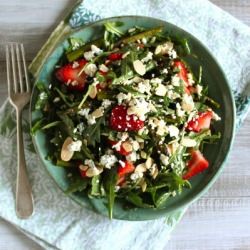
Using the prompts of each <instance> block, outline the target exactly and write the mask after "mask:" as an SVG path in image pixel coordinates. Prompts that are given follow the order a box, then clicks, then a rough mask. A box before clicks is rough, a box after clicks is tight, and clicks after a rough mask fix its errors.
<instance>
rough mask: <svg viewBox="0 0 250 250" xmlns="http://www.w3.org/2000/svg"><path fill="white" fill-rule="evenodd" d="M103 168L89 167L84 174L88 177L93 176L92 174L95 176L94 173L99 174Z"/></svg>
mask: <svg viewBox="0 0 250 250" xmlns="http://www.w3.org/2000/svg"><path fill="white" fill-rule="evenodd" d="M102 171H103V170H102V169H101V168H97V167H95V168H89V169H88V170H87V172H86V176H88V177H93V176H96V175H99V174H100V173H101V172H102Z"/></svg>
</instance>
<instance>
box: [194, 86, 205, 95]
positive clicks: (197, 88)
mask: <svg viewBox="0 0 250 250" xmlns="http://www.w3.org/2000/svg"><path fill="white" fill-rule="evenodd" d="M202 89H203V88H202V86H201V85H199V84H197V86H196V93H197V94H198V95H199V96H200V95H201V92H202Z"/></svg>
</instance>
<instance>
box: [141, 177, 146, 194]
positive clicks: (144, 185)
mask: <svg viewBox="0 0 250 250" xmlns="http://www.w3.org/2000/svg"><path fill="white" fill-rule="evenodd" d="M146 189H147V182H146V181H145V180H143V182H142V183H141V190H142V192H145V191H146Z"/></svg>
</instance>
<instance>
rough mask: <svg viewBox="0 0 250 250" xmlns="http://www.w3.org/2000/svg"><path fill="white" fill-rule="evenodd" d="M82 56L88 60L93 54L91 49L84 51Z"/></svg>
mask: <svg viewBox="0 0 250 250" xmlns="http://www.w3.org/2000/svg"><path fill="white" fill-rule="evenodd" d="M83 56H84V58H85V59H86V60H87V61H90V60H91V59H92V58H94V54H93V52H92V51H86V52H84V54H83Z"/></svg>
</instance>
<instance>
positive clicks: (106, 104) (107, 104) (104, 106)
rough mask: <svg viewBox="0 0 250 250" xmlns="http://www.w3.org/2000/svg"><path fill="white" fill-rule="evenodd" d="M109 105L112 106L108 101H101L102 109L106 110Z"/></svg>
mask: <svg viewBox="0 0 250 250" xmlns="http://www.w3.org/2000/svg"><path fill="white" fill-rule="evenodd" d="M111 104H112V102H111V101H110V100H109V99H104V100H103V101H102V107H103V108H104V109H106V108H108V107H109V106H110V105H111Z"/></svg>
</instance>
